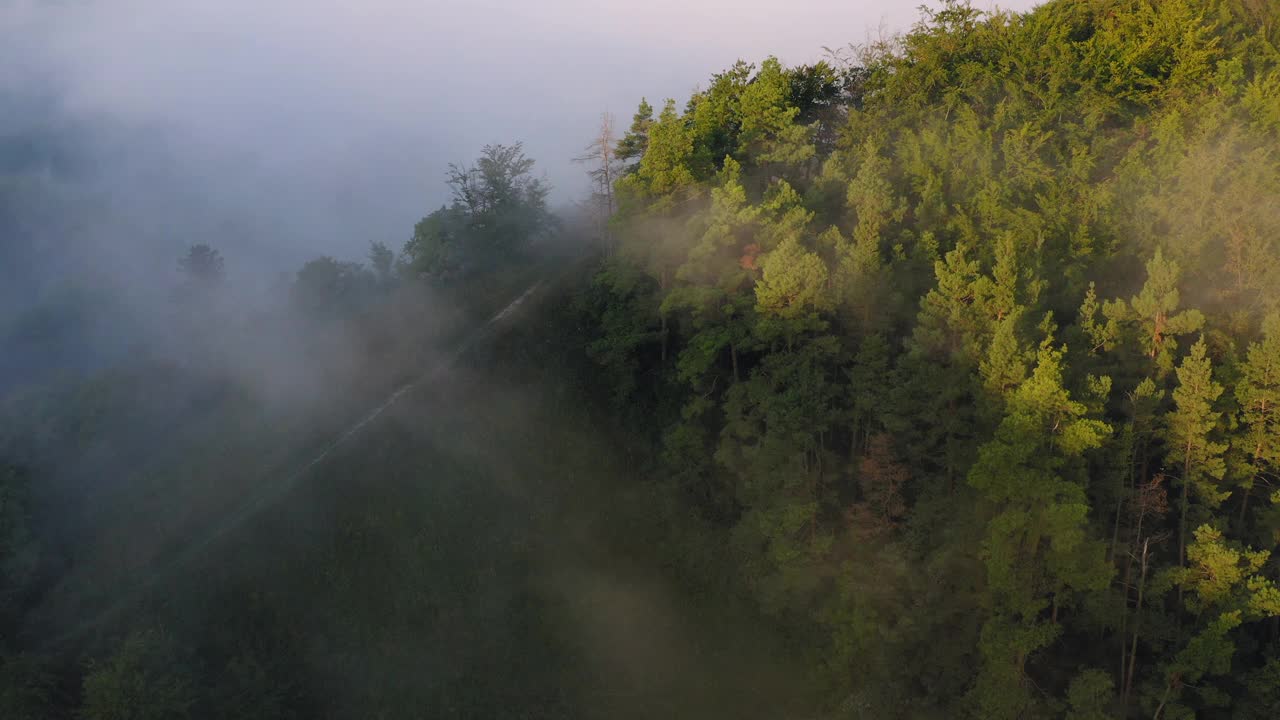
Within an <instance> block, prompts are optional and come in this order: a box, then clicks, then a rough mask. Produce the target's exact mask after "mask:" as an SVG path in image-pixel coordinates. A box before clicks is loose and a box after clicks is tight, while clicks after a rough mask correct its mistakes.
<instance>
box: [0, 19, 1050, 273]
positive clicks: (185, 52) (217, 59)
mask: <svg viewBox="0 0 1280 720" xmlns="http://www.w3.org/2000/svg"><path fill="white" fill-rule="evenodd" d="M917 4H918V3H916V2H914V1H912V0H908V1H907V2H897V1H895V2H888V1H887V0H879V1H873V0H843V1H836V0H791V1H790V2H787V3H779V2H776V0H773V1H766V0H644V1H643V2H640V1H638V0H630V1H628V2H613V1H612V0H594V1H592V0H542V1H537V2H533V1H529V0H470V1H465V2H464V1H457V2H438V1H437V0H305V1H303V0H275V1H273V2H262V1H261V0H216V1H215V0H186V1H183V0H111V1H110V2H106V1H104V0H0V89H2V90H12V89H13V88H24V87H25V88H28V89H29V88H31V87H32V86H39V87H42V88H49V87H52V88H57V90H56V95H57V108H58V111H59V112H61V113H64V114H66V115H68V116H70V117H73V118H78V119H80V121H81V122H83V123H85V124H87V125H90V126H95V127H96V126H105V127H111V128H115V129H117V130H118V131H119V132H120V133H123V134H124V135H128V136H130V137H132V138H134V141H133V144H131V145H130V150H129V152H128V153H125V154H126V155H127V156H128V157H126V158H124V159H121V160H119V162H120V163H122V165H129V164H130V163H134V164H135V165H136V166H135V167H133V168H132V169H131V171H130V172H128V173H125V172H124V171H123V170H122V171H121V172H120V178H121V179H119V180H118V181H116V182H115V185H116V186H117V190H118V192H119V193H120V194H121V195H123V196H128V195H129V194H131V193H134V186H132V185H130V184H129V183H130V182H131V181H132V180H134V179H137V178H147V177H150V178H153V182H154V184H156V185H159V186H162V187H160V188H159V189H145V190H144V189H142V188H138V190H137V193H134V194H138V193H143V192H145V193H148V194H151V195H152V196H153V198H154V195H155V193H156V192H164V191H168V190H170V189H172V188H174V187H181V188H183V197H184V198H185V200H184V201H183V202H184V203H193V204H201V205H203V206H205V207H203V208H202V210H201V214H202V216H203V214H204V213H205V211H207V210H208V208H210V207H213V208H218V210H217V212H218V213H222V214H225V215H226V216H229V217H233V218H234V222H232V223H231V224H232V225H233V226H237V227H243V226H252V227H256V228H258V230H257V231H255V232H252V233H248V234H249V235H252V236H253V237H254V238H255V239H254V240H253V242H257V243H264V242H273V243H277V244H278V245H279V248H282V250H281V252H279V253H277V255H278V256H279V257H282V258H286V259H293V258H294V257H296V256H302V255H305V254H308V253H309V254H310V255H312V256H314V255H316V254H321V253H327V254H334V255H338V256H346V257H357V256H359V255H360V254H362V253H363V249H364V248H365V247H367V244H368V242H369V241H370V240H381V241H384V242H387V243H388V244H389V245H391V246H392V247H399V246H400V245H402V244H403V242H404V241H405V240H407V239H408V237H409V235H410V233H411V232H412V226H413V223H414V222H415V221H416V220H417V219H419V218H421V217H422V216H423V215H425V214H426V213H427V212H429V211H430V210H432V209H434V208H435V207H438V206H439V205H440V204H442V203H443V202H445V201H446V199H447V197H448V189H447V187H446V186H445V184H444V182H443V174H444V170H445V168H446V166H447V164H448V163H450V162H458V163H461V162H466V161H468V160H470V159H471V158H474V157H475V156H476V155H477V153H478V150H479V149H480V147H481V146H483V145H484V144H486V143H510V142H513V141H517V140H518V141H523V142H524V143H525V148H526V151H527V152H528V154H529V155H530V156H531V157H533V158H535V159H536V160H537V161H538V167H539V168H540V169H541V171H542V172H544V173H545V174H546V176H547V178H548V179H549V180H550V182H551V183H552V184H553V186H554V187H555V188H556V192H555V195H554V196H553V200H554V201H556V202H559V203H565V202H569V201H572V200H574V199H576V198H578V197H581V196H582V195H584V194H585V192H586V187H587V183H586V180H585V177H584V175H583V168H582V167H581V166H577V165H574V164H573V163H572V162H571V161H570V160H571V158H572V157H574V156H575V155H577V154H580V152H581V150H582V148H583V147H584V146H585V145H586V144H587V143H588V141H589V140H590V138H591V137H592V133H593V132H594V130H595V128H596V127H597V125H598V123H599V117H600V114H601V112H604V111H609V112H612V113H613V114H614V115H615V116H616V117H617V121H618V124H619V125H622V126H625V125H626V124H628V123H629V121H630V116H631V114H632V113H633V112H634V109H635V106H636V104H637V102H638V101H639V99H640V98H641V97H642V96H643V97H647V98H648V99H649V100H650V101H652V102H654V103H655V104H657V103H659V102H660V101H661V100H662V99H663V98H666V97H674V98H676V99H677V101H678V102H679V103H681V104H683V102H684V100H685V99H686V98H687V97H688V95H689V94H690V92H691V91H693V90H694V89H695V88H696V87H697V86H698V84H699V83H700V82H703V81H705V79H706V78H708V77H710V76H711V75H712V74H713V73H715V72H717V71H719V70H722V69H724V68H726V67H728V66H730V65H732V64H733V63H734V62H735V61H736V60H738V59H744V60H748V61H757V62H758V61H759V60H760V59H763V58H764V57H766V56H768V55H770V54H773V55H777V56H778V57H779V58H780V59H781V60H782V61H783V62H784V63H787V64H797V63H802V62H809V61H813V60H816V59H818V58H820V57H821V56H822V54H823V50H822V48H823V47H824V46H827V47H843V46H845V45H847V44H849V43H851V42H859V41H862V40H864V39H866V38H867V37H869V36H871V35H874V34H876V33H877V32H879V31H880V30H879V29H880V28H884V29H886V30H888V31H895V30H901V29H905V28H907V27H909V26H910V24H911V23H912V22H914V21H915V20H916V19H917V18H918V17H919V13H918V11H917V10H916V9H915V6H916V5H917ZM1034 4H1036V3H1033V2H1032V1H1031V0H1004V1H1003V2H1000V3H999V6H1000V7H1003V8H1007V9H1013V10H1025V9H1029V8H1030V7H1031V6H1032V5H1034ZM975 5H977V6H979V7H991V6H993V3H986V2H983V1H982V0H978V2H975ZM151 165H155V166H156V167H160V166H163V170H155V169H154V168H152V167H151ZM155 178H159V179H158V180H156V179H155ZM150 202H151V204H150V205H146V204H142V203H138V207H140V208H141V207H150V206H154V205H155V204H156V203H155V202H154V199H153V200H152V201H150ZM124 204H125V205H128V203H127V202H125V203H124ZM174 207H185V205H182V203H177V204H174ZM176 213H177V211H175V214H176ZM202 222H211V221H209V220H207V219H206V220H203V221H202ZM171 224H173V225H177V224H179V223H178V220H177V219H176V218H175V219H174V220H172V221H171ZM234 242H235V241H234V240H233V241H232V243H233V245H234ZM229 264H234V259H233V258H229Z"/></svg>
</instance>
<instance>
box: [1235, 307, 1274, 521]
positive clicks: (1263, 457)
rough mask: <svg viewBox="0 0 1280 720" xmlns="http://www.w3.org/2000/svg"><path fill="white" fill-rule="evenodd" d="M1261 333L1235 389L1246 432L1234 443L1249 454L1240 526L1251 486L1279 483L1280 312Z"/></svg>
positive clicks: (1247, 504) (1265, 325)
mask: <svg viewBox="0 0 1280 720" xmlns="http://www.w3.org/2000/svg"><path fill="white" fill-rule="evenodd" d="M1262 333H1263V337H1262V341H1261V342H1255V343H1251V344H1250V345H1249V353H1248V358H1247V360H1246V362H1245V364H1244V366H1243V368H1242V375H1243V377H1241V378H1240V381H1239V383H1238V384H1237V385H1236V391H1235V395H1236V400H1237V402H1239V403H1240V420H1241V422H1242V423H1243V425H1244V427H1245V432H1244V433H1243V434H1242V435H1241V436H1239V437H1237V438H1236V439H1235V440H1234V441H1233V443H1234V444H1236V445H1238V446H1239V447H1240V450H1241V452H1242V454H1243V455H1244V456H1245V457H1246V458H1248V460H1247V463H1248V469H1247V471H1246V472H1247V473H1248V475H1247V477H1246V478H1245V479H1244V481H1243V482H1242V483H1241V484H1242V487H1243V491H1244V492H1243V493H1242V494H1241V495H1242V497H1241V501H1240V526H1241V530H1244V529H1245V527H1246V524H1247V522H1248V511H1249V496H1250V494H1251V493H1252V491H1253V488H1254V486H1255V485H1257V484H1258V483H1259V482H1261V483H1263V484H1264V485H1265V486H1274V485H1275V484H1277V483H1280V314H1272V315H1269V316H1268V317H1267V319H1266V321H1265V322H1264V323H1263V326H1262Z"/></svg>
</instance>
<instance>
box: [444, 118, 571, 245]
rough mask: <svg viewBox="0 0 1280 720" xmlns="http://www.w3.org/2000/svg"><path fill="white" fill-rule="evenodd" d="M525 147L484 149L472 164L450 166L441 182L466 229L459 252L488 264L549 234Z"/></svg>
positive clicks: (542, 195)
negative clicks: (443, 182) (450, 193)
mask: <svg viewBox="0 0 1280 720" xmlns="http://www.w3.org/2000/svg"><path fill="white" fill-rule="evenodd" d="M533 166H534V161H533V159H532V158H530V157H528V156H526V155H525V154H524V145H523V144H522V143H519V142H517V143H514V144H512V145H485V146H484V148H483V149H481V151H480V157H479V158H477V159H476V161H475V164H473V165H455V164H450V165H449V170H448V172H447V173H446V182H447V183H448V185H449V188H450V189H451V190H452V191H453V205H454V207H455V208H456V209H457V210H458V211H459V212H460V213H461V216H462V217H463V218H464V221H465V225H466V228H467V232H466V235H465V236H464V237H463V241H464V245H463V247H462V250H463V251H464V252H465V253H467V255H468V256H470V257H474V258H476V259H477V260H478V261H480V262H484V263H492V262H493V261H495V260H497V259H498V258H501V257H506V256H509V255H510V254H511V253H513V252H516V251H519V250H522V249H524V248H525V247H527V246H528V245H529V243H531V242H532V241H534V240H536V239H539V238H541V237H542V236H543V235H545V234H546V233H547V231H549V230H550V229H551V224H552V222H551V214H550V213H549V212H548V210H547V195H548V194H549V193H550V192H551V188H550V186H548V185H547V184H546V183H545V182H543V181H542V180H540V179H538V178H535V177H533V174H532V173H533Z"/></svg>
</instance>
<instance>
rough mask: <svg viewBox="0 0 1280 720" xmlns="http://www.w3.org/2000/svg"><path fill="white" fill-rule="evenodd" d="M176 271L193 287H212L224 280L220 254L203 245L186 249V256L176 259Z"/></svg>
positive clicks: (224, 273) (223, 267)
mask: <svg viewBox="0 0 1280 720" xmlns="http://www.w3.org/2000/svg"><path fill="white" fill-rule="evenodd" d="M178 270H179V271H180V272H181V273H182V274H183V275H185V276H186V278H187V283H188V284H190V285H192V286H195V287H206V288H208V287H214V286H217V285H220V284H221V283H222V281H223V280H224V279H225V278H226V270H225V263H224V262H223V260H222V253H219V252H218V251H217V250H215V249H213V248H212V247H210V246H208V245H205V244H204V243H199V244H196V245H192V246H191V247H190V248H188V249H187V254H186V255H183V256H182V257H181V258H179V259H178Z"/></svg>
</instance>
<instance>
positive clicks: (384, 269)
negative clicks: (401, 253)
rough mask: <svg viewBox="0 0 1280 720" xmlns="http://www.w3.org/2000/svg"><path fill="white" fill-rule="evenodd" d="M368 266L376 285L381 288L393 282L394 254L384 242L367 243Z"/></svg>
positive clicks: (394, 276)
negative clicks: (376, 282)
mask: <svg viewBox="0 0 1280 720" xmlns="http://www.w3.org/2000/svg"><path fill="white" fill-rule="evenodd" d="M369 267H371V268H372V269H373V275H374V277H375V278H376V279H377V281H378V285H379V286H380V287H383V288H387V287H390V286H391V285H393V284H394V283H395V279H396V275H395V267H396V254H395V253H394V252H392V250H391V248H389V247H387V246H386V244H384V243H380V242H378V241H376V240H375V241H374V242H371V243H369Z"/></svg>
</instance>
